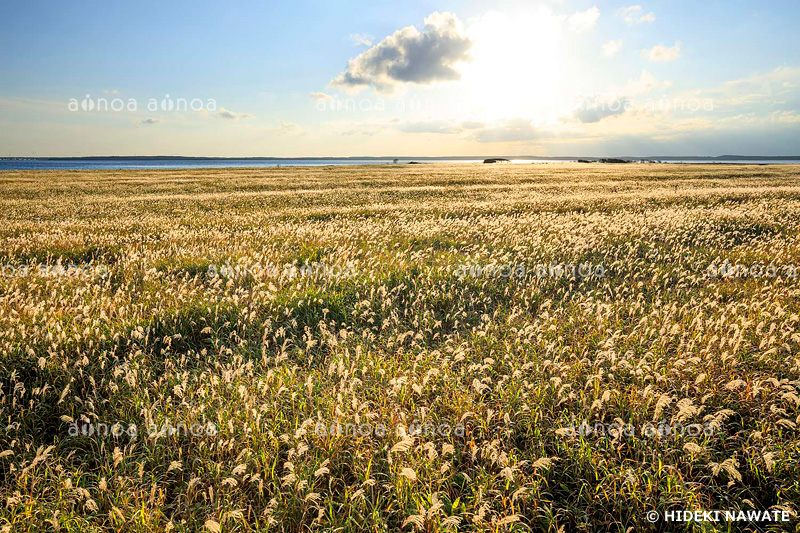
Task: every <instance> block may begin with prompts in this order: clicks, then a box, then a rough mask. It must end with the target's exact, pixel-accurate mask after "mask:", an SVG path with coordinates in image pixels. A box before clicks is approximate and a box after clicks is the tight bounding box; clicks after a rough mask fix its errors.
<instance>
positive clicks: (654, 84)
mask: <svg viewBox="0 0 800 533" xmlns="http://www.w3.org/2000/svg"><path fill="white" fill-rule="evenodd" d="M671 86H672V82H671V81H669V80H665V81H658V80H657V79H656V78H655V76H653V75H652V74H651V73H650V71H649V70H646V69H645V70H642V73H641V75H639V78H638V79H635V80H628V82H627V83H626V84H625V85H623V86H622V87H620V88H619V89H616V92H617V93H618V94H624V95H625V96H630V97H633V96H640V95H643V94H647V93H649V92H651V91H653V90H654V89H659V90H666V89H668V88H669V87H671Z"/></svg>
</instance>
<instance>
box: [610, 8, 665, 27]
mask: <svg viewBox="0 0 800 533" xmlns="http://www.w3.org/2000/svg"><path fill="white" fill-rule="evenodd" d="M617 14H618V15H619V16H620V17H622V20H624V21H625V22H627V23H628V24H629V25H633V24H642V23H643V22H655V20H656V16H655V14H654V13H653V12H652V11H651V12H649V13H644V14H643V10H642V6H639V5H636V6H628V7H624V8H622V9H620V10H619V11H618V13H617Z"/></svg>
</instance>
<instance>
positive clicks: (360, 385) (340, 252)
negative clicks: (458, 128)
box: [0, 164, 800, 532]
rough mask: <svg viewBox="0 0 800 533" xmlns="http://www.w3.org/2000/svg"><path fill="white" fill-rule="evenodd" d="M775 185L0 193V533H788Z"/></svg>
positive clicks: (791, 338)
mask: <svg viewBox="0 0 800 533" xmlns="http://www.w3.org/2000/svg"><path fill="white" fill-rule="evenodd" d="M798 178H800V168H798V167H796V166H723V165H702V166H701V165H621V166H603V165H591V164H589V165H578V164H548V165H505V166H501V167H492V166H479V165H457V166H445V165H441V166H440V165H418V166H414V167H405V166H385V167H379V166H370V167H319V168H302V169H301V168H294V169H292V168H280V169H276V168H273V169H236V170H232V169H224V170H210V169H193V170H150V171H148V170H140V171H139V170H136V171H133V170H129V171H52V172H35V171H26V172H4V173H2V174H0V235H2V240H1V241H0V242H2V247H1V248H0V268H1V269H2V271H0V480H1V481H0V504H1V505H0V530H1V531H14V532H16V531H142V532H144V531H199V530H207V531H266V530H275V531H301V530H302V531H306V530H336V531H367V530H369V531H385V530H404V531H456V530H458V531H559V530H561V531H609V530H611V531H627V530H636V531H647V530H688V531H714V530H729V529H730V530H741V529H749V530H753V531H769V530H776V531H777V530H780V531H783V530H794V528H797V518H798V517H797V514H796V513H797V512H798V502H800V431H799V430H798V424H800V316H799V315H798V313H800V241H798V234H799V233H800V182H798ZM698 510H699V511H710V510H723V511H724V510H737V511H738V510H760V511H769V512H772V513H774V514H773V516H778V517H779V519H778V520H777V521H772V522H771V521H759V522H755V523H754V522H734V523H732V522H725V521H721V522H680V523H677V522H676V523H667V522H665V521H664V516H665V513H670V512H673V513H674V512H676V511H698ZM648 512H656V513H658V518H657V519H656V520H655V521H652V522H651V521H650V519H649V518H648ZM787 517H788V518H787Z"/></svg>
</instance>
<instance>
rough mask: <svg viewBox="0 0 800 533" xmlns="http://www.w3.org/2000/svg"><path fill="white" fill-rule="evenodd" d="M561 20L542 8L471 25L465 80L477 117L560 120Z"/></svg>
mask: <svg viewBox="0 0 800 533" xmlns="http://www.w3.org/2000/svg"><path fill="white" fill-rule="evenodd" d="M562 31H563V30H562V23H561V21H559V20H558V18H556V17H555V16H554V15H553V14H552V13H551V12H550V11H549V10H547V9H546V8H541V9H539V10H536V11H532V12H527V13H522V14H513V15H512V14H504V13H496V12H491V13H488V14H486V15H485V16H483V17H481V19H480V20H478V21H477V22H475V23H474V24H472V25H470V26H469V27H468V28H467V33H468V35H469V36H470V38H471V39H472V41H473V44H472V49H471V56H472V61H470V62H469V63H467V64H466V65H464V67H463V68H462V77H461V80H462V82H463V84H464V86H465V88H466V90H467V92H468V95H469V101H470V107H471V111H472V112H473V114H474V115H475V117H476V118H480V119H483V120H486V121H498V120H504V119H511V118H530V119H532V120H536V121H549V120H555V119H556V118H557V116H556V115H557V110H558V108H559V107H560V101H561V99H562V95H563V91H562V90H561V89H562V87H561V86H562V40H563V37H562Z"/></svg>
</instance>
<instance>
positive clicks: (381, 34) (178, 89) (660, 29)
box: [0, 0, 800, 157]
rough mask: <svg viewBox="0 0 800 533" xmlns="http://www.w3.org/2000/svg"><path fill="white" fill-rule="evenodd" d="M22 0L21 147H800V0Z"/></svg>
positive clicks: (10, 25) (3, 101) (226, 153)
mask: <svg viewBox="0 0 800 533" xmlns="http://www.w3.org/2000/svg"><path fill="white" fill-rule="evenodd" d="M634 2H638V0H626V1H622V2H602V1H583V0H561V1H556V0H543V1H541V2H537V1H536V0H520V1H503V0H497V1H492V2H477V1H462V2H457V1H447V0H443V1H436V2H434V1H430V0H424V1H416V0H410V1H408V0H406V1H403V2H385V1H380V0H371V1H366V2H359V1H340V2H336V3H333V2H323V1H320V2H303V1H293V2H276V1H263V0H261V1H252V2H250V1H240V2H203V1H192V2H179V1H175V2H148V1H142V2H137V3H135V4H134V3H129V4H128V5H123V4H122V3H117V2H108V1H107V0H105V1H102V2H91V1H90V2H83V3H81V4H80V5H76V4H75V3H69V2H63V1H53V2H46V1H35V0H34V1H32V2H13V1H11V2H3V3H2V5H0V157H6V156H13V157H45V156H102V155H183V156H220V157H245V156H272V157H303V156H308V157H310V156H317V157H326V156H328V157H332V156H456V155H476V156H488V155H497V156H502V155H532V156H581V155H584V156H595V157H602V156H615V155H616V156H655V155H664V156H678V155H723V154H742V155H799V154H800V32H798V31H797V28H796V23H797V21H798V20H800V2H797V1H796V0H788V1H769V0H766V1H763V2H750V1H738V0H727V1H724V2H723V1H713V0H710V1H706V2H696V1H682V0H663V1H656V0H641V2H640V3H634Z"/></svg>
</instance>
